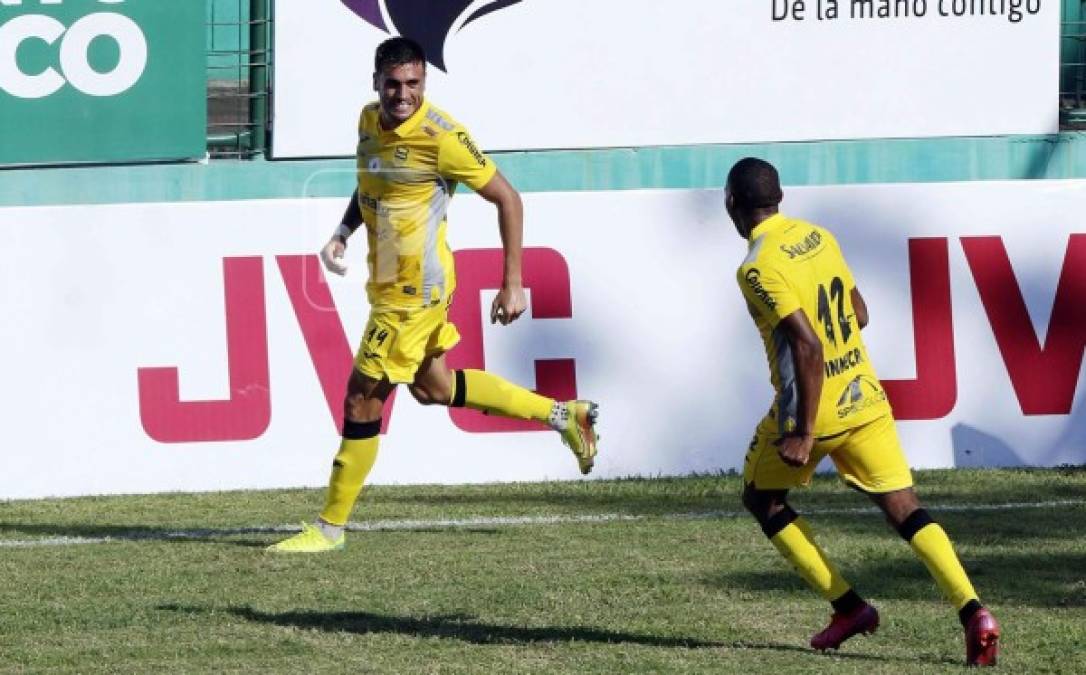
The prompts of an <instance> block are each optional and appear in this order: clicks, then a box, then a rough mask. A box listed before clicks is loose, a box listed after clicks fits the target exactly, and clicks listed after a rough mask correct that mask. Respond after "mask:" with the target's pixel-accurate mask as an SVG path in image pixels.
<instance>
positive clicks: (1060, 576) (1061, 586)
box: [703, 548, 1086, 616]
mask: <svg viewBox="0 0 1086 675" xmlns="http://www.w3.org/2000/svg"><path fill="white" fill-rule="evenodd" d="M835 562H836V563H837V564H838V566H839V567H840V568H841V572H842V573H843V574H844V575H845V578H846V579H847V580H848V581H849V583H850V584H852V586H853V587H854V588H855V589H856V590H857V591H858V592H859V593H860V594H861V595H863V596H864V597H867V598H870V599H871V600H872V602H874V603H875V604H877V603H878V600H879V599H880V598H893V599H896V600H910V601H933V602H942V597H941V595H940V593H939V590H938V589H937V588H936V587H935V585H934V582H933V581H932V579H931V577H930V576H929V575H928V572H927V569H926V568H925V567H924V565H923V564H922V563H921V562H920V560H919V559H917V558H915V557H913V556H912V555H911V554H910V552H909V551H908V549H907V548H906V549H905V550H904V551H903V553H902V555H901V556H898V557H895V558H891V559H882V560H878V561H865V560H848V559H838V560H836V561H835ZM963 562H964V565H965V568H966V571H967V572H968V573H969V576H970V579H971V580H972V582H973V584H974V586H976V588H977V592H978V593H980V595H981V598H982V599H983V600H984V602H986V603H989V604H991V605H992V606H994V607H996V608H997V610H998V608H999V607H1000V605H1016V606H1027V607H1040V608H1070V607H1086V553H1046V554H1044V555H1043V556H1038V555H1034V554H1027V553H1019V554H1006V553H993V554H986V555H980V556H967V557H965V558H964V560H963ZM703 582H704V583H705V585H707V586H711V587H715V588H724V589H736V588H741V589H744V590H748V591H753V592H795V593H809V592H810V591H809V590H808V589H807V587H806V586H805V585H804V584H803V582H802V581H800V579H799V577H798V576H796V575H795V574H794V573H792V572H791V571H790V570H788V569H787V568H785V566H784V562H783V561H782V562H781V563H780V566H779V567H778V568H776V569H767V570H745V571H740V572H733V573H729V574H716V575H709V576H707V577H706V578H705V579H704V580H703ZM947 611H948V616H949V615H950V614H953V612H951V611H950V609H949V608H948V610H947Z"/></svg>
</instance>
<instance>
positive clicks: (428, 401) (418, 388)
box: [407, 383, 452, 405]
mask: <svg viewBox="0 0 1086 675" xmlns="http://www.w3.org/2000/svg"><path fill="white" fill-rule="evenodd" d="M407 390H408V391H410V392H411V395H412V396H414V397H415V400H416V401H418V402H419V403H421V404H422V405H449V399H450V398H452V391H451V390H450V389H449V388H448V387H443V386H440V385H436V384H429V383H428V384H412V385H411V386H409V387H408V388H407Z"/></svg>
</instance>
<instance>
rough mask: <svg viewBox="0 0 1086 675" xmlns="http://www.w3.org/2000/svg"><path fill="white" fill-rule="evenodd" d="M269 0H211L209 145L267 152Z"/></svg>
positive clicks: (215, 152)
mask: <svg viewBox="0 0 1086 675" xmlns="http://www.w3.org/2000/svg"><path fill="white" fill-rule="evenodd" d="M271 4H272V3H271V0H207V150H208V154H209V155H210V156H211V157H212V158H233V159H252V158H253V157H258V156H263V155H264V153H265V151H266V149H267V138H268V83H269V71H270V69H271V62H272V59H271V49H270V37H271Z"/></svg>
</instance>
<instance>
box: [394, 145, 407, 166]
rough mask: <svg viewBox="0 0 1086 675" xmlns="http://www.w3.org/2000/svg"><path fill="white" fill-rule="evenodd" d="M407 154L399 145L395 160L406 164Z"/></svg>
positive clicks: (405, 149)
mask: <svg viewBox="0 0 1086 675" xmlns="http://www.w3.org/2000/svg"><path fill="white" fill-rule="evenodd" d="M408 152H409V150H408V149H407V148H405V147H404V146H402V145H401V146H400V147H398V148H396V159H398V160H400V161H401V162H406V161H407V153H408Z"/></svg>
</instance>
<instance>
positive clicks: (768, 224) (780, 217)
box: [405, 122, 787, 242]
mask: <svg viewBox="0 0 1086 675" xmlns="http://www.w3.org/2000/svg"><path fill="white" fill-rule="evenodd" d="M405 124H406V122H405ZM786 220H787V218H785V217H784V214H783V213H780V212H778V213H774V214H773V215H772V216H770V217H768V218H766V219H765V220H763V221H762V222H760V223H758V225H757V226H756V227H755V228H754V229H753V230H751V231H750V237H749V239H748V241H751V242H753V241H754V240H755V239H757V238H758V237H760V236H762V235H764V234H766V233H767V232H769V231H770V230H775V229H777V228H778V227H780V226H781V225H783V224H784V223H785V221H786Z"/></svg>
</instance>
